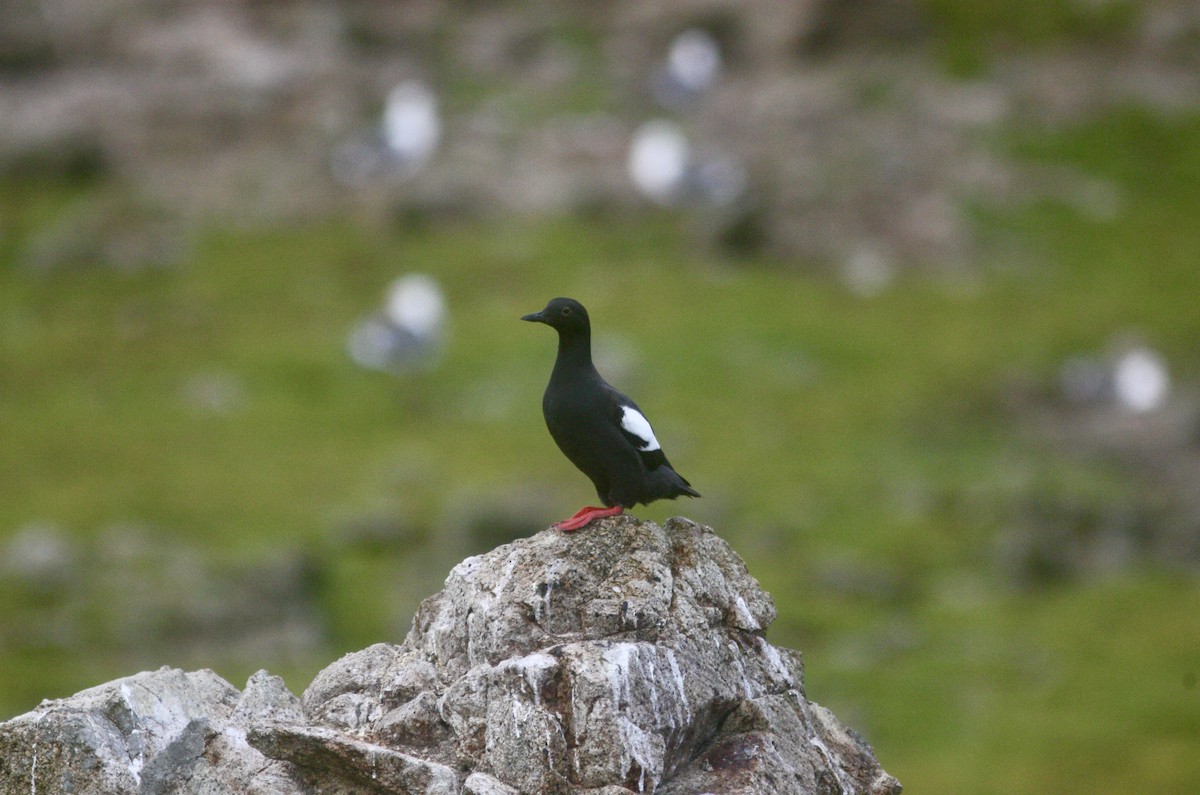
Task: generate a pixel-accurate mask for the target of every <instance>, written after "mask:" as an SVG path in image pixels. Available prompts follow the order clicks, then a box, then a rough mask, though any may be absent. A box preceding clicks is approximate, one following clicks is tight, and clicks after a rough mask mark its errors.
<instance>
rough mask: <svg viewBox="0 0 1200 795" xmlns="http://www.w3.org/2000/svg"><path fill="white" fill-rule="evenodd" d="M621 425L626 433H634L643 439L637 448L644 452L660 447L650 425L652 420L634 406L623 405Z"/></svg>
mask: <svg viewBox="0 0 1200 795" xmlns="http://www.w3.org/2000/svg"><path fill="white" fill-rule="evenodd" d="M621 427H622V428H624V429H625V432H626V433H631V434H633V435H634V436H636V437H637V438H638V439H639V440H640V441H641V444H639V445H638V446H637V449H638V450H641V451H642V452H643V453H648V452H650V451H651V450H657V449H659V448H658V439H655V438H654V430H653V429H652V428H651V427H650V421H649V420H647V419H646V418H645V417H644V416H642V413H641V412H640V411H638V410H637V409H635V408H633V407H632V406H621Z"/></svg>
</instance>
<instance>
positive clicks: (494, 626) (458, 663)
mask: <svg viewBox="0 0 1200 795" xmlns="http://www.w3.org/2000/svg"><path fill="white" fill-rule="evenodd" d="M774 617H775V608H774V605H773V604H772V601H771V598H770V596H769V595H768V594H767V593H765V592H764V591H763V590H762V589H761V588H760V587H759V586H758V583H757V582H756V581H755V580H754V578H753V577H751V576H750V574H749V573H748V572H747V570H746V566H745V564H744V563H743V562H742V560H741V558H739V557H738V556H737V554H736V553H734V552H733V550H732V549H731V548H730V547H729V545H728V544H726V543H725V542H724V541H722V540H721V539H720V538H719V537H717V536H716V535H715V534H714V533H713V532H712V530H710V529H708V528H706V527H701V526H699V525H697V524H694V523H692V522H690V521H687V520H684V519H672V520H670V521H668V522H666V523H665V524H664V525H663V526H661V527H660V526H658V525H656V524H654V523H652V522H642V521H638V520H637V519H634V518H632V517H628V516H624V517H616V518H613V519H608V520H604V521H601V522H597V523H595V524H593V525H592V526H590V527H588V528H586V529H585V530H583V531H581V532H578V533H575V534H571V535H564V534H562V533H559V532H556V531H553V530H547V531H544V532H542V533H539V534H537V535H535V536H533V537H531V538H526V539H520V540H518V541H514V542H513V543H511V544H505V545H503V546H500V547H498V548H496V549H494V550H492V551H491V552H488V553H486V554H484V555H479V556H476V557H472V558H468V559H466V560H464V561H463V562H462V563H460V564H458V565H457V566H455V567H454V569H453V570H452V571H451V572H450V576H449V577H448V578H447V579H446V584H445V588H444V589H443V590H442V591H441V592H440V593H438V594H436V595H435V596H432V597H430V598H429V599H427V600H425V602H424V603H423V604H422V605H421V607H420V609H419V610H418V612H417V615H416V617H415V619H414V620H413V627H412V630H411V632H410V633H409V635H408V637H407V638H406V639H405V641H404V643H402V644H400V645H390V644H377V645H375V646H371V647H370V648H367V649H364V650H362V651H359V652H355V653H352V654H349V655H346V656H345V657H343V658H342V659H340V660H338V661H336V662H334V663H333V664H332V665H330V666H329V667H328V668H326V669H325V670H324V671H322V672H321V673H320V674H318V675H317V677H316V678H315V679H314V681H313V682H312V684H311V685H310V686H309V687H308V689H307V690H306V691H305V693H304V695H303V697H302V699H300V700H297V699H296V698H295V697H294V696H292V695H291V694H290V693H288V692H287V690H286V689H285V688H284V687H283V684H282V682H281V681H280V680H279V679H277V678H274V677H270V676H268V675H267V674H266V673H265V672H260V673H259V674H255V676H254V677H251V679H250V681H249V682H248V683H247V687H246V689H245V691H243V692H241V693H239V692H238V691H237V689H236V688H234V687H233V686H232V685H230V684H228V683H227V682H225V681H224V680H222V679H220V678H219V677H217V676H216V675H215V674H213V673H212V672H210V671H200V672H196V673H190V674H185V673H183V672H181V671H175V670H169V669H163V670H160V671H157V672H154V673H145V674H139V675H137V676H134V677H129V678H127V679H121V680H117V681H115V682H111V683H109V684H106V685H102V686H100V687H98V688H93V689H91V690H87V691H84V692H82V693H79V694H77V695H76V696H73V697H72V698H69V699H65V700H63V701H58V702H46V703H44V704H43V705H42V706H41V707H39V708H38V709H37V710H35V711H33V712H31V713H28V714H26V715H22V716H20V717H18V718H15V719H13V720H12V721H9V722H8V723H5V724H0V795H8V794H9V793H22V795H24V793H28V792H31V791H35V788H36V789H40V790H41V791H43V792H46V791H57V792H120V793H124V792H129V793H133V792H138V793H143V792H205V793H206V792H231V791H238V792H241V791H246V792H260V793H283V794H288V793H301V792H303V793H334V792H337V793H357V792H362V793H433V794H434V795H436V794H437V793H448V794H449V793H453V794H455V795H457V793H468V795H510V794H511V793H547V795H553V794H558V793H563V794H564V795H565V794H566V793H581V794H582V793H595V794H596V795H617V793H620V792H631V791H632V792H658V793H664V795H684V794H685V793H697V792H708V793H714V795H715V794H717V793H780V794H781V795H783V794H784V793H787V794H789V795H791V794H795V795H800V794H801V793H818V792H820V793H827V792H842V793H864V794H865V793H873V794H874V793H878V794H879V795H882V794H883V793H897V792H899V791H900V785H899V783H898V782H897V781H896V780H895V779H894V778H892V777H891V776H889V775H887V774H886V773H885V772H884V771H883V770H882V769H881V768H880V766H879V764H878V762H877V761H876V760H875V757H874V755H873V753H872V751H871V748H870V747H869V746H868V745H867V744H866V743H865V742H864V741H863V740H862V738H860V737H859V736H858V735H857V734H855V733H854V732H853V731H851V730H849V729H847V728H845V727H844V726H842V725H841V724H840V723H839V722H838V721H837V719H836V718H835V717H834V716H833V715H832V714H831V713H829V712H828V711H827V710H825V709H823V708H822V707H820V706H819V705H817V704H815V703H813V702H810V701H809V700H808V699H807V697H806V695H805V693H804V684H803V668H802V665H801V661H800V655H799V653H797V652H792V651H789V650H786V649H778V648H776V647H774V646H772V645H771V644H770V643H768V642H767V640H766V638H765V633H766V630H767V627H768V626H769V625H770V623H771V621H772V620H773V619H774Z"/></svg>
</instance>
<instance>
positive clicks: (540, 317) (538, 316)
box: [521, 310, 546, 323]
mask: <svg viewBox="0 0 1200 795" xmlns="http://www.w3.org/2000/svg"><path fill="white" fill-rule="evenodd" d="M521 319H522V320H528V321H529V322H530V323H545V322H546V311H545V310H542V311H541V312H531V313H529V314H528V315H521Z"/></svg>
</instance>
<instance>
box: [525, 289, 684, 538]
mask: <svg viewBox="0 0 1200 795" xmlns="http://www.w3.org/2000/svg"><path fill="white" fill-rule="evenodd" d="M521 319H522V320H529V321H531V322H534V323H545V324H546V325H547V326H550V327H551V328H553V329H554V330H555V331H557V332H558V358H557V359H555V361H554V371H553V372H552V373H551V374H550V383H549V384H548V385H547V386H546V392H545V394H544V395H542V414H543V415H545V417H546V427H547V428H549V429H550V435H551V436H552V437H554V441H555V443H556V444H558V447H559V449H560V450H562V451H563V454H565V455H566V457H567V458H569V459H570V460H571V463H572V464H574V465H575V466H577V467H579V469H580V471H582V472H583V474H585V475H587V476H588V477H589V478H591V480H592V483H593V484H595V486H596V494H598V495H599V496H600V502H602V503H604V505H605V507H604V508H596V507H593V506H590V505H589V506H587V507H585V508H581V509H580V510H579V511H578V512H577V513H576V514H575V515H574V516H572V517H571V518H570V519H564V520H563V521H561V522H559V523H558V524H556V525H554V526H555V527H556V528H558V529H559V530H562V531H565V532H571V531H573V530H578V529H579V528H581V527H584V526H585V525H587V524H588V523H589V522H591V521H592V520H593V519H598V518H600V517H603V516H616V515H617V514H620V513H622V512H624V510H625V509H626V508H632V507H633V506H634V505H636V504H638V503H649V502H653V501H654V500H662V499H671V500H673V499H675V498H676V497H678V496H679V495H681V494H686V495H687V496H689V497H699V496H700V494H699V492H697V491H696V490H695V489H693V488H692V487H691V484H690V483H688V482H687V481H686V480H684V479H683V477H682V476H681V475H680V474H679V473H677V472H676V471H675V470H674V469H672V468H671V464H670V462H669V461H667V457H666V455H664V454H663V451H662V448H661V447H659V444H658V440H657V439H655V438H654V431H653V430H651V428H650V423H649V421H647V419H646V417H645V415H644V414H642V410H641V409H639V408H638V406H637V404H636V403H634V402H633V401H632V400H630V399H629V398H627V397H625V395H622V394H621V393H620V392H618V391H617V390H616V389H613V387H612V386H610V385H609V384H608V382H607V381H605V380H604V379H603V378H601V377H600V373H598V372H596V367H595V366H594V365H593V364H592V327H591V324H590V323H589V322H588V314H587V310H585V309H584V308H583V305H582V304H580V303H579V302H578V301H575V300H573V299H570V298H555V299H553V300H551V301H550V303H548V304H546V308H545V309H543V310H542V311H540V312H534V313H533V314H529V315H525V316H524V317H522V318H521Z"/></svg>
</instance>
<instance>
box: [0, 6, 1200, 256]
mask: <svg viewBox="0 0 1200 795" xmlns="http://www.w3.org/2000/svg"><path fill="white" fill-rule="evenodd" d="M927 13H928V12H927V10H926V9H925V7H924V6H923V5H922V4H920V3H916V2H913V1H912V0H870V1H869V2H860V3H845V2H837V1H836V0H802V2H794V3H777V2H774V1H773V0H755V2H750V3H738V2H732V0H682V1H681V2H671V3H638V2H628V1H625V2H617V3H612V4H608V5H606V6H605V7H604V8H603V9H599V8H597V7H596V6H594V5H592V4H579V3H567V4H552V3H532V4H525V5H517V6H502V7H493V6H491V5H488V4H479V3H442V2H436V0H414V1H413V2H409V3H405V4H404V5H403V8H400V7H396V6H394V5H390V4H373V3H366V2H362V1H361V0H354V1H353V2H344V3H337V4H331V3H317V2H314V0H287V1H286V2H278V3H217V4H213V3H201V2H198V0H191V1H190V2H178V3H170V4H167V5H165V6H164V5H163V4H161V3H155V2H151V0H97V2H93V3H82V2H75V1H72V2H59V3H52V4H51V3H42V4H38V5H37V7H36V8H34V7H33V5H31V4H30V3H28V2H26V1H25V0H0V14H3V18H4V19H5V21H6V24H5V26H4V27H3V30H0V52H2V53H5V54H6V58H5V59H4V61H3V62H2V63H0V68H3V72H2V73H0V74H2V79H0V173H12V172H23V173H59V174H64V175H68V176H80V175H86V174H96V173H102V174H106V175H110V176H112V177H113V178H114V179H116V180H119V181H120V182H121V183H122V184H124V185H130V186H132V187H133V188H134V189H135V191H136V192H137V195H138V197H139V199H140V200H142V201H144V202H146V203H147V204H149V205H151V206H161V207H164V208H167V210H168V212H169V213H170V214H172V215H173V216H178V217H181V218H183V219H186V220H188V221H196V220H206V219H217V220H221V221H226V222H234V223H253V222H256V221H266V220H279V219H294V218H306V217H311V216H314V215H320V214H324V213H331V212H345V210H346V207H347V202H350V205H351V206H352V207H359V208H362V209H364V210H366V211H369V212H375V213H378V214H379V215H381V216H382V217H397V216H407V215H411V214H413V213H429V212H438V213H455V214H463V215H471V216H489V215H503V214H511V213H517V214H561V213H570V212H578V211H582V210H586V209H594V208H597V207H626V208H635V209H636V208H637V207H639V206H641V204H642V203H643V202H644V201H646V199H645V198H644V197H643V195H642V192H644V191H645V185H644V184H642V183H635V182H634V181H633V180H630V179H629V178H628V176H627V174H626V169H625V168H624V166H625V164H626V163H627V162H628V159H629V152H628V150H629V147H628V141H629V140H630V138H631V136H632V134H633V131H634V130H635V129H636V128H637V127H638V126H639V125H640V124H641V123H643V122H644V121H645V120H646V118H647V113H648V111H649V107H648V106H649V104H650V102H651V99H652V98H651V96H646V97H641V96H640V94H641V93H642V92H643V91H644V90H648V92H649V93H650V94H655V95H657V96H658V97H659V101H660V102H662V101H665V102H666V104H667V105H668V106H669V107H670V108H671V109H672V110H673V111H674V112H676V113H679V114H681V115H682V116H686V118H680V119H676V120H672V123H678V124H680V125H681V127H680V129H681V130H685V131H686V132H685V135H686V138H687V140H689V141H691V142H692V143H691V149H692V152H693V154H698V153H703V152H712V153H713V154H712V155H711V156H704V155H702V154H700V156H699V157H697V158H696V159H695V162H694V163H693V164H692V165H693V167H694V168H697V169H699V171H698V174H699V176H698V177H697V179H698V181H699V182H700V184H701V186H702V187H701V190H702V191H703V190H704V188H703V185H712V186H717V187H715V188H714V189H713V190H714V191H715V192H713V193H712V195H711V196H710V197H709V198H710V199H711V200H714V201H717V202H718V203H720V202H722V201H731V200H730V199H729V198H728V197H729V196H730V195H737V196H740V195H741V194H742V193H743V192H744V193H745V194H746V196H745V198H746V199H747V201H748V204H749V205H750V206H751V207H752V208H753V212H751V211H749V210H747V209H746V208H744V207H739V212H738V213H736V214H731V216H730V217H727V218H725V217H722V218H718V219H716V220H717V222H716V223H708V222H700V223H696V224H693V225H691V226H690V227H689V228H690V229H691V230H692V232H693V234H694V235H695V236H696V237H697V238H699V240H700V241H701V242H705V243H711V244H713V245H714V246H716V247H718V248H721V247H725V246H726V245H727V244H728V245H730V247H731V248H733V249H734V250H735V251H746V250H749V251H754V252H756V253H763V254H767V255H774V256H778V257H781V258H787V259H796V258H806V259H819V260H822V261H825V262H828V263H834V264H836V263H839V262H845V261H848V260H850V259H852V258H854V257H855V256H857V255H858V252H860V251H862V250H864V249H866V250H875V251H883V252H888V258H889V259H890V260H892V261H893V262H895V263H896V264H897V265H898V266H900V267H906V266H910V265H912V264H914V263H928V262H937V261H943V262H946V263H950V264H958V263H960V262H962V261H963V260H964V259H966V258H968V257H969V256H970V254H971V253H972V252H973V250H974V247H975V245H976V241H975V240H974V237H973V235H972V230H971V228H970V221H969V218H968V217H966V215H965V214H964V213H963V212H961V211H960V207H962V206H963V204H964V203H967V204H972V203H978V204H988V203H997V202H1001V203H1009V202H1019V201H1023V200H1025V199H1029V198H1039V197H1042V196H1043V195H1044V194H1046V193H1049V194H1050V195H1058V194H1061V193H1062V186H1063V185H1064V184H1071V183H1078V184H1079V185H1080V188H1079V190H1073V192H1072V195H1070V196H1068V197H1067V198H1068V200H1069V201H1071V202H1072V203H1076V204H1078V206H1080V208H1081V209H1082V210H1083V211H1084V212H1086V213H1088V214H1089V215H1091V216H1094V217H1096V218H1100V219H1104V218H1108V217H1111V216H1112V214H1113V213H1116V212H1119V211H1120V209H1121V203H1120V197H1119V196H1118V195H1115V194H1114V192H1113V191H1112V190H1111V189H1109V188H1107V187H1105V186H1104V185H1103V184H1099V183H1094V182H1093V183H1090V184H1089V183H1088V180H1087V179H1086V178H1079V177H1075V176H1073V175H1072V176H1071V178H1070V179H1069V180H1066V182H1064V180H1063V179H1062V178H1061V177H1062V175H1061V174H1060V173H1057V172H1058V171H1061V169H1059V170H1056V174H1055V175H1053V178H1052V179H1047V178H1045V177H1044V176H1042V175H1041V174H1039V173H1038V171H1039V169H1037V168H1036V167H1033V166H1023V165H1018V164H1016V163H1014V162H1011V161H1009V160H1007V159H1005V158H1004V157H1003V156H1002V155H1001V154H999V153H997V151H996V147H995V140H996V136H997V131H998V130H1003V129H1004V128H1006V127H1011V126H1015V125H1021V124H1030V123H1033V124H1042V123H1061V122H1063V121H1073V120H1078V119H1080V118H1083V117H1086V116H1089V115H1092V114H1097V113H1102V112H1104V111H1106V110H1107V109H1111V108H1114V107H1124V106H1126V105H1128V104H1129V103H1132V102H1136V103H1138V104H1139V105H1149V106H1150V107H1151V108H1152V109H1155V110H1162V111H1166V112H1173V111H1177V110H1185V109H1189V108H1194V107H1196V105H1197V104H1198V103H1200V50H1197V48H1195V47H1194V46H1192V44H1193V43H1194V40H1195V31H1196V29H1197V27H1198V25H1200V23H1198V22H1197V15H1196V13H1195V12H1194V10H1193V9H1191V7H1190V5H1188V4H1187V3H1184V2H1182V1H1181V0H1151V1H1150V2H1147V3H1141V4H1138V7H1137V9H1136V13H1135V14H1134V15H1133V16H1134V19H1132V20H1131V23H1130V26H1131V30H1130V31H1129V32H1128V33H1127V34H1126V35H1125V36H1124V37H1123V38H1122V40H1121V41H1120V42H1117V43H1114V42H1110V41H1108V40H1107V39H1102V40H1099V41H1097V42H1096V43H1095V44H1089V43H1087V42H1084V41H1072V45H1071V46H1070V47H1066V46H1064V47H1061V48H1055V47H1053V46H1047V47H1040V48H1037V49H1036V51H1033V52H1028V51H1021V50H1016V49H1014V50H1010V51H1004V50H998V51H997V52H996V53H994V54H993V53H981V54H980V58H981V59H984V60H986V66H987V68H986V70H983V71H982V72H981V74H979V75H977V76H975V77H973V78H972V79H970V80H962V79H957V78H954V77H951V76H949V75H947V74H946V73H945V71H944V70H943V69H942V67H941V65H940V64H939V62H938V61H937V59H936V56H935V55H933V54H931V53H934V52H936V50H937V49H938V48H937V47H935V46H930V38H931V37H932V36H933V35H935V32H933V31H932V30H931V26H930V25H929V24H928V20H927V19H926V16H927ZM434 75H436V76H437V78H438V79H437V80H436V81H435V80H434V79H432V76H434ZM664 97H666V99H665V100H664V99H663V98H664ZM685 100H686V101H685ZM365 131H369V132H365ZM435 152H436V154H435ZM710 160H711V161H712V162H711V163H710V164H709V166H708V167H705V166H704V164H705V163H706V162H708V161H710ZM722 174H724V175H725V176H722ZM729 174H735V175H737V178H736V179H733V180H730V179H727V178H726V177H727V176H728V175H729ZM397 177H400V178H397ZM656 184H657V183H656ZM731 184H737V185H741V186H743V188H739V189H738V190H730V189H729V188H728V186H729V185H731ZM663 196H666V197H668V198H670V191H667V192H666V193H664V192H663V191H662V190H661V189H658V188H656V189H653V190H652V191H651V198H650V201H655V202H662V201H663V198H662V197H663ZM722 197H726V198H722ZM707 200H708V199H706V201H707ZM687 211H689V212H694V211H695V208H691V207H689V208H687ZM746 241H752V242H753V245H752V246H746V245H745V244H746Z"/></svg>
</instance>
